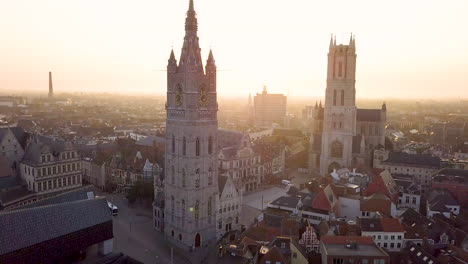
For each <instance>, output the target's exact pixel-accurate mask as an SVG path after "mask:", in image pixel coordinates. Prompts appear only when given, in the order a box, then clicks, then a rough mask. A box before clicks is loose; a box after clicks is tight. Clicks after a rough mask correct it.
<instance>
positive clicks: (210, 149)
mask: <svg viewBox="0 0 468 264" xmlns="http://www.w3.org/2000/svg"><path fill="white" fill-rule="evenodd" d="M208 154H210V155H211V154H213V138H212V137H211V136H209V137H208Z"/></svg>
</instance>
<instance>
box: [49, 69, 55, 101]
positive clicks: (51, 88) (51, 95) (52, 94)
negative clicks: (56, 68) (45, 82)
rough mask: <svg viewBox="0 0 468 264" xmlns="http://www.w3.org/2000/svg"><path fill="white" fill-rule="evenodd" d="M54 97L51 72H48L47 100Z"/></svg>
mask: <svg viewBox="0 0 468 264" xmlns="http://www.w3.org/2000/svg"><path fill="white" fill-rule="evenodd" d="M52 97H54V87H53V85H52V72H51V71H49V98H52Z"/></svg>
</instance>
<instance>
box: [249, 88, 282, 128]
mask: <svg viewBox="0 0 468 264" xmlns="http://www.w3.org/2000/svg"><path fill="white" fill-rule="evenodd" d="M286 102H287V97H286V96H284V95H283V94H269V93H268V91H267V88H266V86H264V87H263V92H262V93H257V95H255V97H254V114H255V125H256V126H258V127H268V128H269V127H271V126H272V125H273V123H276V124H279V125H283V123H284V118H285V117H286Z"/></svg>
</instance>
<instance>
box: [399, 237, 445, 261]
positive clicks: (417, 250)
mask: <svg viewBox="0 0 468 264" xmlns="http://www.w3.org/2000/svg"><path fill="white" fill-rule="evenodd" d="M404 252H405V253H406V255H407V256H408V258H409V259H410V260H411V263H414V264H423V263H424V264H438V263H439V262H438V261H437V260H436V259H435V258H434V257H433V256H432V255H431V254H430V253H429V252H427V251H426V250H425V249H423V248H422V247H420V246H418V245H416V244H414V243H413V242H411V241H409V242H407V243H406V248H405V251H404Z"/></svg>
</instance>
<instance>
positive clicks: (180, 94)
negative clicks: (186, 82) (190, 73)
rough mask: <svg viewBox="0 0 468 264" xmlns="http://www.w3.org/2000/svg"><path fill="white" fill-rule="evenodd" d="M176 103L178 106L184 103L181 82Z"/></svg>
mask: <svg viewBox="0 0 468 264" xmlns="http://www.w3.org/2000/svg"><path fill="white" fill-rule="evenodd" d="M175 103H176V105H177V106H181V105H182V85H180V84H177V86H176V94H175Z"/></svg>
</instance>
